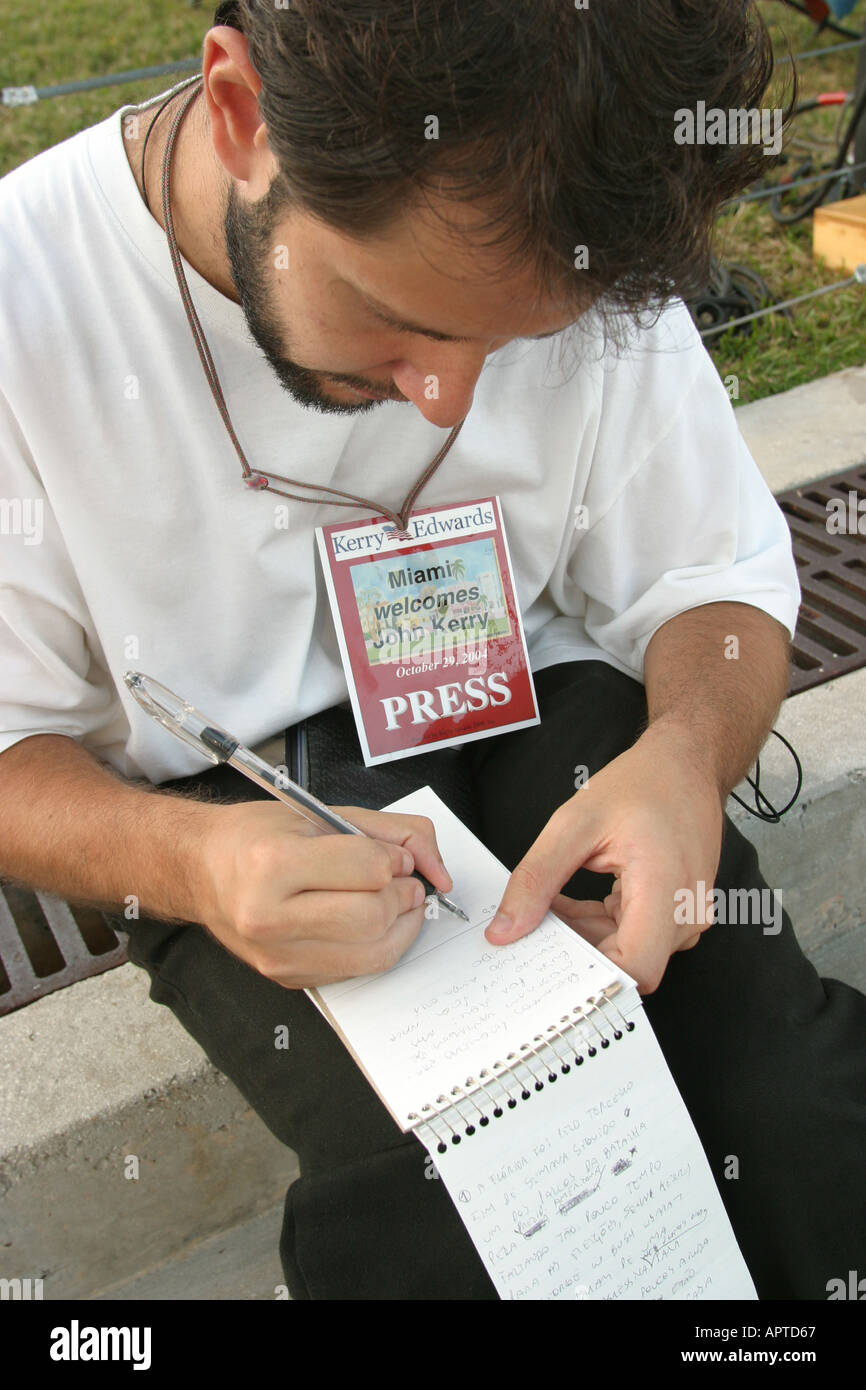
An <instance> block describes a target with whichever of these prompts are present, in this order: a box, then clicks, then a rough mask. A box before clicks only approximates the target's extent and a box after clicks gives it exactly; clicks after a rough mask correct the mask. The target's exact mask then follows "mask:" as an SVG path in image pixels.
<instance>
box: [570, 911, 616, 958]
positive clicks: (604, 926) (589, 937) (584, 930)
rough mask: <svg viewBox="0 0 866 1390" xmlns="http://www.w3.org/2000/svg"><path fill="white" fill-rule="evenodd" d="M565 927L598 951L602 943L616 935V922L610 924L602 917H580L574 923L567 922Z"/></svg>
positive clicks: (608, 919) (606, 918) (608, 920)
mask: <svg viewBox="0 0 866 1390" xmlns="http://www.w3.org/2000/svg"><path fill="white" fill-rule="evenodd" d="M566 926H569V927H571V930H572V931H573V932H574V933H575V935H576V936H581V937H583V939H584V941H588V942H589V944H590V946H595V947H596V948H597V949H599V950H600V949H601V945H602V942H604V941H607V940H608V939H609V938H610V937H612V936H615V935H616V922H612V921H611V919H610V918H609V917H604V916H602V917H581V918H580V919H579V920H578V921H576V922H567V923H566Z"/></svg>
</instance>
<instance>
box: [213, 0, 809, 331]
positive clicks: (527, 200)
mask: <svg viewBox="0 0 866 1390" xmlns="http://www.w3.org/2000/svg"><path fill="white" fill-rule="evenodd" d="M215 22H217V23H222V24H226V23H228V24H231V25H233V26H234V27H235V28H238V29H240V30H241V32H242V33H243V34H244V35H245V36H246V39H247V43H248V48H249V54H250V60H251V62H252V64H253V66H254V68H255V69H256V72H257V73H258V74H259V76H260V78H261V81H262V90H261V93H260V95H259V106H260V110H261V114H262V118H263V120H264V122H265V125H266V127H267V131H268V140H269V144H270V147H271V149H272V151H273V153H274V155H275V158H276V160H277V162H278V165H279V169H280V172H279V174H278V175H277V177H276V178H275V180H274V184H273V185H272V188H271V191H270V194H269V195H268V199H269V202H270V203H271V206H272V207H280V208H282V207H284V206H285V207H299V208H301V209H303V210H305V211H306V212H308V213H309V214H311V215H313V216H314V217H317V218H319V219H321V220H322V221H323V222H325V223H327V224H328V225H329V226H331V227H333V228H335V229H336V230H338V231H340V232H342V233H343V234H345V235H348V236H354V237H357V238H359V239H363V238H364V237H366V236H373V235H375V234H377V233H379V234H381V233H384V232H385V231H386V230H387V228H388V226H389V224H391V223H392V222H394V221H395V220H396V219H397V218H399V217H400V216H402V215H404V214H405V213H407V212H410V211H411V210H412V209H413V208H415V207H417V206H419V205H420V203H421V202H422V201H423V200H424V198H425V195H428V194H429V193H435V194H438V195H440V196H444V197H446V198H447V199H454V200H456V201H458V202H463V203H472V204H475V205H476V207H477V210H478V212H479V215H481V216H483V221H482V222H480V223H479V225H478V228H477V230H476V231H474V232H473V238H474V239H475V238H477V241H476V244H478V245H479V248H482V247H486V248H489V249H490V250H493V249H494V248H495V249H496V250H497V252H498V253H499V254H500V255H501V257H502V261H501V264H502V265H503V268H507V267H509V266H515V267H516V266H518V265H520V266H523V267H525V266H526V265H527V264H534V267H535V271H536V276H537V283H538V286H539V290H540V292H541V293H543V294H553V295H556V296H557V297H558V298H559V299H560V300H562V301H564V302H565V303H567V304H570V305H571V304H573V305H574V306H575V307H576V308H577V307H578V306H580V307H581V308H582V309H583V310H585V309H586V308H587V307H588V306H589V305H592V304H598V303H599V302H601V303H606V305H607V306H608V309H610V310H612V311H613V313H614V316H620V317H621V316H623V315H625V316H626V317H627V318H628V319H631V320H633V321H635V322H639V321H640V316H641V315H642V313H643V312H644V311H645V310H646V309H647V307H648V306H651V305H653V304H654V305H655V306H656V308H657V309H660V307H662V306H663V305H664V303H665V302H666V301H667V300H669V299H670V298H671V297H672V296H675V295H679V296H681V297H683V298H686V299H687V298H690V297H692V296H693V295H694V294H695V293H696V292H697V291H698V290H699V289H701V288H702V287H703V286H705V285H706V283H707V281H708V279H709V258H710V246H711V232H712V227H713V220H714V216H715V213H716V212H717V210H718V207H719V205H720V203H721V202H722V201H723V200H725V199H726V198H729V197H731V196H732V195H734V194H736V193H738V192H740V191H742V189H743V188H744V187H746V186H747V185H748V184H750V183H751V182H753V181H754V180H755V179H757V178H759V177H761V176H763V175H765V174H766V173H767V171H768V168H771V167H772V165H773V159H772V157H769V158H768V157H767V156H766V155H765V154H764V153H763V149H762V147H761V146H760V145H758V144H747V143H742V144H723V145H706V144H703V145H701V144H694V145H688V144H677V143H676V142H675V140H674V128H675V124H676V121H675V112H676V111H677V110H680V109H682V108H687V109H689V110H695V108H696V105H697V103H698V101H704V102H705V103H706V107H707V109H709V108H713V107H715V108H721V109H722V110H724V111H728V110H730V109H732V108H733V109H742V108H746V109H755V108H760V106H761V99H762V97H763V95H764V93H765V91H766V88H767V85H768V83H769V81H770V78H771V76H772V72H773V53H772V44H771V41H770V36H769V34H768V31H767V28H766V25H765V24H764V21H763V19H762V18H761V16H760V14H759V12H758V11H757V9H756V8H755V6H754V5H753V3H752V0H588V4H587V7H586V8H585V9H578V8H577V7H576V5H575V4H572V3H571V0H288V6H287V7H285V8H283V7H279V8H278V7H277V5H275V3H274V0H228V3H225V4H222V5H220V7H219V9H218V10H217V13H216V18H215ZM796 88H797V82H796V77H794V78H793V91H792V95H791V97H790V100H789V102H788V104H787V106H786V107H785V109H784V112H783V125H784V124H785V123H787V121H788V119H789V117H790V114H791V110H792V108H793V105H794V103H795V100H796ZM431 116H435V117H436V118H437V120H438V138H436V139H430V138H426V136H425V131H426V130H428V129H429V124H428V123H429V117H431ZM578 245H585V246H586V247H587V248H588V265H587V267H586V268H585V269H581V270H579V271H576V270H575V248H576V247H577V246H578Z"/></svg>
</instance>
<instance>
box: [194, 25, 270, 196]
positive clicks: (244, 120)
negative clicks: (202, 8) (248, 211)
mask: <svg viewBox="0 0 866 1390" xmlns="http://www.w3.org/2000/svg"><path fill="white" fill-rule="evenodd" d="M202 75H203V78H204V96H205V101H206V102H207V109H208V114H209V116H210V128H211V140H212V143H213V148H214V152H215V154H216V156H217V158H218V159H219V161H220V163H221V164H222V166H223V168H224V169H225V170H226V172H227V173H228V174H230V175H231V177H232V178H233V179H235V180H236V182H238V183H241V184H246V185H247V188H246V189H245V195H246V196H247V197H248V198H250V199H253V200H256V199H258V198H263V197H264V195H265V194H266V193H267V191H268V188H269V187H270V184H271V182H272V180H273V178H274V175H275V173H276V172H277V169H276V161H275V159H274V157H273V154H272V153H271V150H270V147H269V145H268V139H267V130H266V127H265V123H264V121H263V120H262V116H261V112H260V111H259V102H258V94H259V92H260V91H261V88H262V82H261V78H260V77H259V75H258V73H257V72H256V70H255V68H254V67H253V65H252V63H251V62H250V57H249V51H248V49H247V41H246V39H245V37H244V35H243V34H242V33H240V32H239V30H237V29H234V28H232V27H230V26H227V25H223V26H221V27H219V28H216V29H210V30H208V32H207V34H206V35H205V39H204V50H203V54H202Z"/></svg>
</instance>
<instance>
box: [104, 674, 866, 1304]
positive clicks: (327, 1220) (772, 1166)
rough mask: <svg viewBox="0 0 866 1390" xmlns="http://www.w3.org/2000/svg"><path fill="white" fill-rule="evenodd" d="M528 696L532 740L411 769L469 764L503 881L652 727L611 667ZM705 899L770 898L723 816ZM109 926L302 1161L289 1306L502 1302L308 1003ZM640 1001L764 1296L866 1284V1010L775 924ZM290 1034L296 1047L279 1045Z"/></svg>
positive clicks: (504, 739)
mask: <svg viewBox="0 0 866 1390" xmlns="http://www.w3.org/2000/svg"><path fill="white" fill-rule="evenodd" d="M536 685H537V690H538V696H539V703H540V709H541V716H542V718H541V724H540V725H539V726H537V727H535V728H531V729H526V730H522V731H520V732H518V733H513V734H505V735H501V736H500V737H498V738H495V739H484V740H480V741H479V742H477V743H473V744H468V745H466V746H465V747H464V748H463V749H462V750H460V751H459V753H456V754H455V753H454V752H453V750H442V751H440V752H432V753H428V754H424V755H422V756H420V757H417V758H412V759H409V760H408V762H407V763H406V764H405V765H404V766H405V767H407V768H408V767H409V766H410V765H411V768H412V773H413V775H414V774H415V773H417V785H418V786H423V785H425V784H426V783H429V784H430V785H431V786H433V788H434V790H435V789H436V787H437V780H438V778H439V776H440V772H441V769H442V768H443V766H444V764H443V759H446V758H450V762H449V767H450V768H453V766H454V761H453V760H454V758H455V757H456V758H459V759H460V767H461V772H462V773H463V775H465V777H466V779H467V784H468V785H469V787H470V789H471V792H472V795H473V797H474V806H475V811H476V825H477V828H478V830H479V833H480V835H481V837H482V839H483V840H484V841H485V843H486V844H487V845H488V846H489V847H490V849H491V850H492V851H493V853H494V854H496V855H497V856H498V857H499V858H500V859H501V860H502V861H503V862H504V863H505V864H506V865H507V866H508V867H509V868H511V867H513V866H514V865H515V864H516V862H517V861H518V860H519V859H520V858H521V857H522V856H523V854H524V853H525V852H526V850H527V849H528V848H529V846H530V845H531V844H532V842H533V840H534V839H535V838H536V836H537V835H538V834H539V832H540V831H541V829H542V828H543V826H544V825H545V823H546V821H547V820H548V819H549V817H550V816H551V814H552V813H553V812H554V810H555V809H556V808H557V806H559V805H560V804H561V803H562V802H563V801H565V800H567V799H568V798H569V797H570V796H571V795H573V792H574V769H575V767H576V766H577V765H579V764H584V765H586V766H587V767H588V768H589V772H590V774H592V773H593V772H595V771H597V770H598V769H600V768H601V767H603V766H604V765H605V764H606V763H608V762H609V761H610V760H611V759H612V758H614V757H616V756H617V754H619V753H621V752H622V751H623V750H625V749H626V748H628V747H630V746H631V744H632V743H633V742H634V740H635V738H636V737H637V735H638V733H639V731H640V729H641V727H642V726H643V721H645V719H646V702H645V696H644V688H643V686H642V685H641V684H640V683H639V682H637V681H634V680H631V679H629V678H628V677H626V676H623V675H622V674H620V673H619V672H618V671H616V670H614V669H613V668H612V667H610V666H608V665H606V664H604V663H602V662H575V663H568V664H565V665H559V666H554V667H551V668H548V669H547V670H546V671H543V672H541V673H540V674H539V675H538V676H537V677H536ZM376 771H377V769H372V770H371V771H370V773H369V774H365V773H364V772H363V771H359V774H358V777H359V786H360V785H361V783H362V782H363V783H364V786H365V789H367V790H369V785H371V784H372V785H375V772H376ZM365 778H366V779H367V780H366V781H365ZM174 785H177V786H191V785H196V786H201V787H202V788H210V790H211V792H216V793H217V794H218V795H219V796H220V798H221V799H226V800H248V799H252V798H253V797H255V796H256V794H257V788H256V787H255V786H254V785H253V784H252V783H250V782H248V781H246V780H245V779H243V778H242V777H240V776H239V775H238V774H237V773H235V772H234V771H233V769H230V768H220V769H213V770H212V771H211V772H208V773H205V774H203V775H202V776H201V777H199V778H195V779H185V780H184V781H183V782H179V783H176V784H174ZM261 795H266V793H264V792H262V793H261ZM360 800H361V798H360V797H359V803H360ZM366 802H367V804H369V797H367V798H366ZM779 833H780V834H784V833H785V832H784V829H780V831H779ZM611 883H612V880H611V879H609V878H608V877H606V876H601V875H598V874H591V873H589V872H587V871H585V870H581V871H579V872H578V873H577V874H576V875H575V876H574V878H573V879H572V881H571V883H570V884H568V885H566V887H565V890H564V891H565V892H567V893H570V894H572V895H573V896H577V897H583V898H597V899H601V898H602V897H603V896H604V895H605V893H607V892H608V891H609V888H610V885H611ZM716 884H717V886H718V887H720V888H722V889H729V888H734V887H736V888H746V889H748V888H758V889H761V888H764V887H766V884H765V880H764V879H763V878H762V877H761V874H760V871H759V867H758V862H757V856H756V853H755V850H754V849H753V847H752V846H751V845H750V844H749V842H748V841H747V840H746V839H744V837H743V836H742V835H741V834H740V833H739V832H738V831H737V830H736V829H735V827H734V826H733V824H732V823H731V821H730V820H729V819H727V818H726V820H725V826H724V836H723V844H722V856H721V863H720V866H719V871H718V874H717V878H716ZM774 887H776V888H781V889H782V890H784V885H774ZM116 924H117V925H118V926H120V927H121V928H123V929H124V930H127V931H129V932H130V933H131V935H130V942H129V951H130V957H131V959H132V960H133V961H134V962H135V963H136V964H138V965H141V966H143V967H144V969H145V970H147V972H148V973H149V975H150V977H151V980H152V986H151V997H152V998H153V999H154V1000H155V1001H156V1002H158V1003H160V1004H165V1005H167V1006H168V1007H169V1008H170V1009H171V1010H172V1011H173V1012H174V1013H175V1015H176V1016H177V1018H178V1019H179V1020H180V1022H181V1023H182V1024H183V1026H184V1027H185V1028H186V1029H187V1030H188V1032H189V1033H191V1034H192V1036H193V1037H194V1038H195V1039H196V1040H197V1041H198V1042H199V1043H200V1044H201V1046H202V1047H203V1049H204V1050H205V1052H206V1053H207V1055H208V1057H209V1058H210V1059H211V1061H212V1062H213V1063H214V1065H215V1066H217V1067H218V1068H219V1069H220V1071H222V1072H224V1073H225V1075H226V1076H228V1077H230V1078H231V1080H232V1081H233V1082H234V1083H235V1085H236V1086H237V1087H238V1089H239V1090H240V1091H241V1093H242V1094H243V1095H244V1097H245V1098H246V1099H247V1100H248V1101H249V1103H250V1105H251V1106H252V1107H253V1109H254V1110H256V1111H257V1113H258V1114H259V1115H260V1116H261V1118H262V1119H263V1120H264V1122H265V1124H266V1125H267V1126H268V1128H269V1129H270V1130H271V1131H272V1132H273V1133H274V1134H275V1135H276V1136H277V1138H278V1139H280V1140H281V1141H282V1142H283V1143H284V1144H287V1145H289V1146H290V1147H291V1148H293V1149H295V1150H296V1151H297V1153H298V1156H299V1159H300V1164H301V1175H302V1176H301V1177H300V1178H299V1179H298V1181H297V1182H295V1183H294V1184H293V1185H292V1187H291V1188H290V1189H289V1192H288V1195H287V1198H286V1208H285V1220H284V1225H283V1232H282V1237H281V1241H280V1253H281V1257H282V1261H283V1268H284V1271H285V1278H286V1282H287V1284H288V1287H289V1291H290V1293H291V1296H292V1298H294V1299H307V1298H316V1299H349V1298H366V1299H427V1298H429V1299H436V1298H444V1299H484V1298H495V1297H496V1293H495V1291H494V1289H493V1286H492V1284H491V1282H490V1280H489V1278H488V1276H487V1273H486V1271H485V1269H484V1267H483V1265H482V1263H481V1260H480V1258H479V1257H478V1255H477V1254H476V1252H475V1249H474V1247H473V1245H472V1242H471V1241H470V1239H469V1236H468V1235H467V1233H466V1231H465V1229H464V1227H463V1225H462V1224H461V1221H460V1218H459V1217H458V1215H457V1213H456V1211H455V1209H454V1207H453V1206H452V1203H451V1199H450V1198H449V1196H448V1193H447V1192H446V1190H445V1187H444V1184H443V1183H442V1182H441V1181H438V1180H436V1179H435V1177H432V1178H431V1165H430V1164H429V1163H427V1164H425V1161H424V1160H425V1152H424V1150H423V1149H422V1147H421V1145H420V1144H419V1143H418V1141H417V1140H415V1139H413V1138H411V1137H407V1136H406V1135H404V1134H402V1133H401V1132H400V1131H399V1130H398V1129H397V1127H396V1125H395V1124H394V1122H393V1120H392V1119H391V1117H390V1115H389V1114H388V1112H387V1111H386V1110H385V1108H384V1106H383V1105H382V1104H381V1102H380V1101H379V1099H378V1098H377V1096H376V1095H375V1093H374V1091H373V1090H372V1089H371V1087H370V1086H369V1085H368V1084H367V1082H366V1081H365V1079H364V1078H363V1076H362V1075H361V1073H360V1071H359V1070H358V1068H357V1067H356V1065H355V1063H354V1062H353V1061H352V1059H351V1057H350V1056H349V1054H348V1052H347V1051H346V1050H345V1049H344V1047H343V1046H342V1044H341V1043H340V1041H339V1039H338V1038H337V1036H336V1034H335V1033H334V1032H333V1031H332V1030H331V1028H330V1027H329V1026H328V1024H327V1023H325V1022H324V1020H323V1019H322V1018H321V1016H320V1015H319V1013H318V1012H317V1010H316V1009H315V1007H314V1006H313V1004H312V1003H311V1002H310V1001H309V999H308V998H307V997H306V995H305V994H304V993H303V992H302V991H298V990H286V989H283V988H282V987H281V986H279V985H277V984H274V983H273V982H272V981H270V980H267V979H265V978H264V977H263V976H261V975H259V974H257V973H256V972H255V971H254V970H252V969H251V968H249V967H248V966H246V965H244V964H242V963H241V962H240V961H239V960H237V959H236V958H235V957H234V956H232V955H230V954H229V952H227V951H226V950H224V949H223V948H222V947H221V946H220V945H219V944H218V943H217V942H216V941H215V940H214V938H213V937H211V936H210V935H209V934H208V933H207V932H206V931H204V930H203V929H202V928H201V927H199V926H196V925H191V924H184V925H172V924H169V923H165V922H157V921H154V920H150V919H142V920H140V921H138V922H137V923H129V922H127V921H126V920H125V919H123V918H117V919H116ZM645 1008H646V1012H647V1015H648V1017H649V1020H650V1022H651V1024H652V1026H653V1028H654V1029H655V1031H656V1035H657V1036H658V1039H659V1042H660V1044H661V1047H662V1049H663V1051H664V1054H665V1057H666V1058H667V1061H668V1064H669V1066H670V1069H671V1071H672V1073H673V1076H674V1080H675V1081H676V1083H677V1085H678V1087H679V1089H680V1091H681V1093H682V1095H683V1098H684V1100H685V1103H686V1105H687V1106H688V1109H689V1111H690V1113H691V1116H692V1119H693V1121H694V1124H695V1127H696V1129H697V1131H698V1134H699V1135H700V1138H701V1142H702V1143H703V1146H704V1149H705V1151H706V1155H707V1158H708V1160H709V1163H710V1168H711V1170H712V1172H713V1176H714V1178H715V1180H716V1183H717V1185H718V1187H719V1190H720V1192H721V1195H722V1199H723V1201H724V1203H725V1206H726V1208H727V1211H728V1215H729V1217H730V1220H731V1223H732V1225H733V1228H734V1232H735V1235H736V1237H737V1240H738V1242H739V1244H740V1248H741V1249H742V1251H743V1255H744V1257H745V1260H746V1263H747V1264H748V1266H749V1269H750V1271H751V1274H752V1277H753V1279H754V1281H755V1285H756V1287H757V1290H758V1294H759V1296H760V1297H761V1298H764V1299H771V1298H781V1299H825V1298H826V1297H827V1287H826V1286H827V1282H828V1280H830V1279H834V1278H842V1279H847V1274H848V1271H849V1269H855V1270H858V1271H859V1273H860V1274H861V1275H863V1274H866V1196H864V1181H863V1157H864V1154H866V997H864V995H862V994H860V993H859V992H858V991H857V990H855V989H852V988H850V987H849V986H848V985H845V984H841V983H839V982H838V981H835V980H821V979H819V977H818V975H817V973H816V971H815V970H814V968H813V966H812V965H810V964H809V962H808V961H807V960H806V958H805V956H804V955H803V954H802V952H801V950H800V948H799V946H798V944H797V941H796V938H795V936H794V932H793V930H792V927H791V923H790V920H789V918H788V916H787V914H784V920H783V925H782V929H781V931H780V932H779V933H778V935H772V934H765V932H764V930H763V929H762V927H761V925H760V924H755V925H748V924H744V925H737V926H723V925H722V924H721V923H719V924H718V925H716V926H714V927H712V928H711V929H710V930H709V931H707V932H705V933H704V935H703V936H702V938H701V940H700V942H699V944H698V945H697V947H695V948H694V949H693V950H690V951H684V952H680V953H678V954H676V955H674V956H673V958H672V959H671V961H670V964H669V965H668V968H667V972H666V974H665V977H664V979H663V981H662V984H661V986H660V988H659V989H658V990H657V991H656V992H655V993H654V994H653V995H650V996H647V998H646V1000H645ZM281 1024H287V1025H288V1027H289V1030H290V1040H291V1045H290V1047H289V1048H288V1049H287V1050H281V1049H278V1048H276V1047H275V1045H274V1039H275V1031H274V1030H275V1028H277V1027H278V1026H279V1025H281ZM735 1173H736V1174H738V1175H737V1176H734V1174H735ZM728 1175H730V1176H728Z"/></svg>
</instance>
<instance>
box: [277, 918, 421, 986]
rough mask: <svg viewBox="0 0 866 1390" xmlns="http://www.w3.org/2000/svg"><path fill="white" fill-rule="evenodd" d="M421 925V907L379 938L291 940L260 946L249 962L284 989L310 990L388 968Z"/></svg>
mask: <svg viewBox="0 0 866 1390" xmlns="http://www.w3.org/2000/svg"><path fill="white" fill-rule="evenodd" d="M423 925H424V910H423V908H420V907H418V908H413V909H412V911H411V912H404V913H402V914H401V915H400V916H399V917H397V918H395V920H394V922H393V923H392V925H391V926H390V928H389V929H388V931H387V932H386V933H385V935H384V936H383V937H381V938H380V939H379V940H378V941H374V942H358V943H354V944H348V945H347V944H346V943H345V942H336V941H319V940H309V941H293V942H292V943H291V947H290V949H289V950H285V949H283V950H282V951H278V950H276V949H274V948H271V949H270V950H267V949H262V950H260V951H258V952H257V953H256V959H255V960H254V961H252V962H251V964H252V965H253V968H254V969H256V970H258V971H259V973H260V974H263V975H267V977H268V978H269V979H272V980H275V981H276V983H277V984H281V985H283V986H284V987H285V988H286V989H309V988H314V987H315V986H317V985H320V984H324V983H325V982H326V981H327V982H329V983H334V982H336V981H339V980H351V979H357V978H358V977H359V976H362V975H379V974H382V973H383V972H384V971H386V970H391V969H393V967H394V966H395V965H396V964H397V963H398V962H399V960H400V958H401V957H402V956H403V955H405V953H406V951H408V949H409V947H410V946H411V945H412V943H413V942H414V940H415V938H416V937H417V936H418V933H419V932H420V930H421V928H422V926H423Z"/></svg>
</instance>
